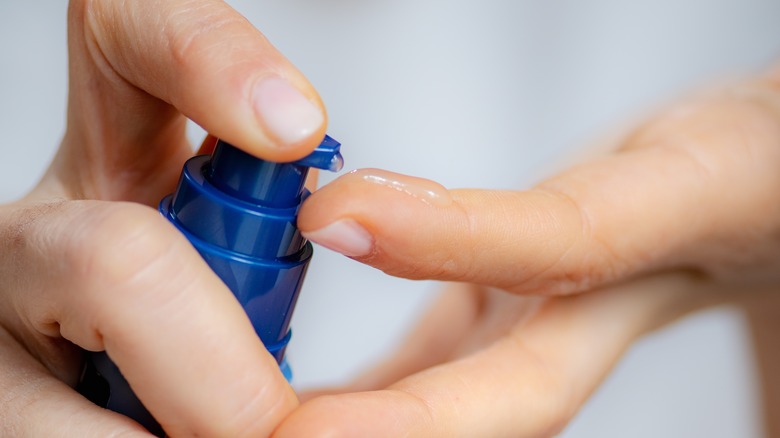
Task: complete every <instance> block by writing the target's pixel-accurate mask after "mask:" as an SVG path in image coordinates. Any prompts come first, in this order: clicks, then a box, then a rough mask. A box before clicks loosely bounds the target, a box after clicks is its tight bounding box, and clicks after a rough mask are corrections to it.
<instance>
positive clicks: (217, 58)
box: [54, 0, 326, 199]
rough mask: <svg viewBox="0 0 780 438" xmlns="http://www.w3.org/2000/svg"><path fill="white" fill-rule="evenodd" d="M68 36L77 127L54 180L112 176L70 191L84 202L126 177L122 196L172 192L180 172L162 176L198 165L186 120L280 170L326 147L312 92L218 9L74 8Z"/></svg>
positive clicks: (246, 26)
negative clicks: (137, 188) (134, 191)
mask: <svg viewBox="0 0 780 438" xmlns="http://www.w3.org/2000/svg"><path fill="white" fill-rule="evenodd" d="M69 29H70V33H69V50H70V54H71V63H70V101H69V125H68V133H67V134H66V138H65V141H64V142H63V146H64V149H65V150H64V151H63V152H62V153H60V155H59V157H58V163H57V165H56V166H55V167H54V168H55V169H57V168H60V167H64V168H65V169H67V170H70V171H76V170H78V169H79V166H81V167H83V166H84V164H85V163H84V162H85V159H90V160H97V161H100V163H97V164H101V165H102V167H103V168H105V170H96V169H91V174H89V175H80V179H78V180H77V181H67V182H68V183H69V184H70V185H74V186H75V187H76V188H74V189H72V190H73V191H76V192H78V190H76V189H81V190H83V191H86V192H87V194H85V197H99V196H98V195H102V197H103V198H104V199H105V198H106V197H107V196H108V195H110V194H111V193H112V191H111V188H112V187H113V185H116V184H120V182H117V180H121V178H117V173H118V172H119V171H120V170H121V171H123V172H122V174H123V175H126V178H128V179H132V181H130V182H128V181H123V183H124V184H123V185H122V186H121V189H124V190H129V189H130V188H132V184H131V183H134V182H138V180H141V181H143V182H144V183H145V184H144V185H146V186H148V185H149V184H159V185H161V186H162V185H166V184H167V185H168V186H170V185H171V184H172V182H171V179H175V173H176V172H174V171H167V172H163V175H157V174H158V173H160V169H163V168H165V169H168V168H171V169H174V166H171V165H170V163H178V162H180V161H183V160H182V158H183V157H186V156H187V155H188V154H189V153H190V151H189V148H188V147H187V146H186V138H185V136H184V119H183V118H182V117H181V116H180V115H179V113H178V111H180V112H181V113H183V114H184V115H185V116H187V117H188V118H190V119H192V120H194V121H195V122H196V123H198V124H199V125H200V126H202V127H203V128H204V129H205V130H206V131H207V132H209V133H212V134H214V135H215V136H217V137H220V138H222V139H224V140H226V141H228V142H230V143H232V144H235V145H236V146H238V147H240V148H242V149H244V150H246V151H247V152H249V153H251V154H254V155H257V156H261V157H263V158H266V159H270V160H274V161H290V160H294V159H298V158H301V157H303V156H304V155H306V154H307V153H308V152H310V151H311V150H312V149H313V148H314V147H316V146H317V144H318V143H319V141H321V140H322V138H323V137H324V133H325V125H326V116H325V112H324V109H323V106H322V102H321V100H320V98H319V97H318V95H317V93H316V91H315V90H314V88H313V87H312V86H311V85H310V84H309V82H308V81H307V80H306V79H305V78H304V76H303V75H302V74H301V73H300V72H299V71H298V70H297V69H295V68H294V67H293V66H292V65H291V64H290V63H289V61H287V60H286V59H285V58H284V57H283V56H282V55H281V54H280V53H279V52H278V51H276V49H275V48H274V47H273V46H272V45H271V44H270V43H269V42H268V40H267V39H266V38H265V37H264V36H263V35H262V34H261V33H260V32H259V31H258V30H257V29H255V28H254V27H253V26H252V25H251V24H250V23H249V22H248V21H247V20H246V19H245V18H244V17H242V16H241V15H240V14H238V13H237V12H236V11H234V10H233V9H232V8H231V7H230V6H228V5H227V4H226V3H224V2H222V1H217V0H176V1H165V0H154V1H150V2H142V3H138V2H122V1H102V2H96V1H88V0H79V1H73V2H71V3H70V10H69ZM177 110H178V111H177ZM85 149H86V151H85ZM179 167H180V165H179V166H175V168H176V169H178V168H179ZM152 170H154V171H155V172H152ZM139 173H140V174H143V175H142V176H140V177H139V176H137V175H136V174H139ZM62 174H63V175H65V176H67V172H62ZM65 176H63V177H65ZM152 177H153V178H154V179H152V180H151V181H149V178H152ZM90 178H91V179H90ZM133 178H135V179H133ZM95 179H97V181H94V180H95ZM157 179H160V180H161V181H159V182H158V181H157ZM82 186H87V187H82ZM116 190H119V189H116ZM93 192H95V193H93ZM107 194H108V195H107Z"/></svg>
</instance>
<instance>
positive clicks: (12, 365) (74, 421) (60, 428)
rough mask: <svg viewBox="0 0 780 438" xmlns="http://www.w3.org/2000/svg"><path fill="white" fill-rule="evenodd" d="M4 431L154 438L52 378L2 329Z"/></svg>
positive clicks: (0, 422)
mask: <svg viewBox="0 0 780 438" xmlns="http://www.w3.org/2000/svg"><path fill="white" fill-rule="evenodd" d="M0 401H1V403H0V404H2V406H3V410H2V413H0V435H2V436H79V437H95V438H97V437H105V436H119V435H121V436H128V437H151V435H150V434H149V433H148V432H146V431H145V429H144V428H142V427H141V426H140V425H139V424H137V423H135V422H133V421H131V420H130V419H129V418H127V417H124V416H122V415H119V414H116V413H113V412H111V411H107V410H105V409H101V408H99V407H98V406H96V405H94V404H92V403H90V402H89V401H87V400H86V399H85V398H84V397H82V396H81V395H79V394H77V393H76V392H75V391H74V390H73V389H72V388H70V387H68V386H67V385H66V384H65V383H63V382H62V381H61V380H59V379H57V378H55V377H54V376H52V375H51V374H50V373H49V372H48V370H46V369H45V368H44V367H43V366H42V365H41V363H40V362H38V361H36V360H35V359H33V358H32V357H31V356H30V355H29V353H28V352H27V351H25V349H24V348H23V347H22V346H21V345H19V343H18V342H17V341H16V340H15V339H14V338H13V337H12V336H10V334H9V333H8V332H7V331H5V330H3V329H0Z"/></svg>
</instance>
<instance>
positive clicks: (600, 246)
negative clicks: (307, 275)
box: [278, 79, 780, 437]
mask: <svg viewBox="0 0 780 438" xmlns="http://www.w3.org/2000/svg"><path fill="white" fill-rule="evenodd" d="M778 145H780V84H778V82H776V81H775V82H772V81H771V80H764V79H762V80H758V81H756V82H753V83H750V84H746V85H744V86H740V87H735V88H733V89H730V90H727V91H725V92H722V93H719V94H716V95H711V96H705V97H698V98H696V99H693V100H692V101H689V102H687V103H685V104H683V105H679V106H677V107H675V108H673V109H671V110H669V111H666V112H664V113H663V114H661V115H660V116H658V117H656V118H654V119H653V120H651V121H650V122H648V123H646V124H645V125H643V126H642V127H640V128H639V129H637V130H636V131H635V132H633V133H632V135H630V136H628V137H627V138H625V139H624V140H623V141H622V142H621V143H620V147H619V150H618V151H617V152H615V153H612V154H610V155H607V156H605V157H602V158H600V159H598V160H595V161H592V162H589V163H586V164H583V165H580V166H577V167H574V168H573V169H571V170H568V171H566V172H564V173H562V174H560V175H557V176H555V177H554V178H551V179H549V180H547V181H544V182H542V183H541V184H539V185H538V186H537V187H535V188H534V189H532V190H529V191H526V192H504V191H479V190H451V191H448V190H445V189H444V188H442V187H441V186H439V185H437V184H435V183H433V182H430V181H426V180H421V179H419V178H412V177H407V176H402V175H397V174H391V173H389V172H384V171H378V170H361V171H356V172H354V173H351V174H348V175H346V176H343V177H342V178H340V179H339V180H337V181H335V182H334V183H333V184H330V185H328V186H326V187H324V188H323V189H321V190H320V191H319V192H317V193H315V194H314V195H313V196H311V197H310V198H309V200H308V201H307V203H306V204H305V205H304V207H303V209H302V211H301V215H300V218H299V226H300V228H301V229H302V230H303V231H304V233H305V235H307V236H308V237H309V238H310V239H311V240H313V241H315V242H319V243H321V244H323V245H325V246H328V247H330V248H332V249H334V250H337V251H339V252H342V253H344V254H346V255H348V256H350V257H353V258H355V259H357V260H359V261H362V262H365V263H368V264H370V265H373V266H375V267H377V268H379V269H382V270H383V271H385V272H387V273H390V274H393V275H399V276H404V277H408V278H416V279H420V278H433V279H441V280H448V281H459V282H465V284H459V283H455V284H453V285H451V286H448V288H447V289H448V290H446V291H445V294H444V296H443V297H442V298H441V300H440V302H438V303H437V306H435V307H434V308H433V309H432V310H431V311H430V313H429V314H428V315H427V317H425V318H424V319H423V321H422V322H421V324H420V326H419V327H418V328H417V330H415V331H413V332H412V334H411V336H410V337H409V338H408V339H407V340H406V342H404V343H402V347H401V350H400V351H399V352H398V353H397V354H396V355H395V356H394V357H392V358H391V359H390V360H389V361H388V362H387V363H385V364H383V365H380V366H379V367H378V368H377V369H375V370H373V371H372V372H369V373H368V374H367V375H365V376H363V377H361V378H359V379H358V380H357V381H356V382H354V384H352V385H350V386H348V387H346V388H339V389H336V390H332V391H326V392H334V391H335V392H344V393H343V394H340V395H325V396H320V397H314V398H312V399H311V400H310V401H308V402H307V403H305V404H304V405H303V406H302V407H301V408H300V409H299V410H297V411H295V412H294V413H293V414H292V415H291V416H290V417H289V418H288V419H287V420H285V422H284V423H283V424H282V426H281V427H280V428H279V429H278V435H279V436H366V435H370V436H426V437H427V436H513V437H523V436H548V435H552V434H554V433H556V432H557V431H559V430H560V429H561V427H563V425H564V424H565V423H566V422H567V421H568V420H569V419H570V418H571V416H572V415H574V413H575V412H576V411H577V409H578V408H579V406H580V405H581V404H582V403H583V402H584V400H585V399H586V398H587V396H588V395H589V394H590V393H591V392H592V391H593V390H594V388H595V387H596V386H597V385H598V383H599V382H600V381H601V379H602V378H603V377H604V376H605V375H606V373H607V372H608V371H609V369H610V368H611V367H612V365H613V364H614V363H615V362H616V360H617V359H618V358H619V356H620V354H621V353H622V352H623V351H624V350H625V349H626V348H627V347H628V346H629V345H630V344H631V342H633V341H634V340H635V339H636V338H637V337H639V336H640V335H642V334H643V333H646V332H647V331H649V330H652V329H654V328H655V327H658V326H659V325H662V324H664V323H666V322H668V321H671V320H673V319H674V318H676V317H678V316H681V315H683V314H685V313H686V312H689V311H692V310H694V309H697V308H700V307H702V306H705V305H711V304H714V303H718V302H723V301H734V300H737V299H740V300H744V299H749V298H750V299H767V300H774V299H776V298H775V296H776V293H772V292H776V289H777V287H778V286H780V243H778V240H777V238H776V236H777V235H778V231H780V204H778V203H777V202H776V200H777V198H778V196H780V172H778V171H777V165H778V163H780V147H778ZM494 288H498V289H501V290H500V291H497V290H496V289H494ZM596 289H599V291H596V292H593V290H596ZM585 291H591V292H589V293H586V294H580V295H576V294H578V293H580V292H585ZM520 294H524V295H528V294H541V295H547V296H554V295H557V296H561V295H566V297H560V298H544V297H535V298H527V297H518V296H516V295H520ZM529 306H531V308H529ZM354 391H367V392H354ZM315 395H316V394H315Z"/></svg>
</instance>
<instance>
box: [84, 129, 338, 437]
mask: <svg viewBox="0 0 780 438" xmlns="http://www.w3.org/2000/svg"><path fill="white" fill-rule="evenodd" d="M340 147H341V145H340V143H339V142H337V141H336V140H334V139H332V138H330V137H328V136H325V139H324V140H323V141H322V143H321V144H320V145H319V146H318V147H317V149H315V150H314V152H312V153H311V154H309V155H308V156H307V157H305V158H303V159H301V160H298V161H295V162H292V163H274V162H269V161H264V160H261V159H259V158H256V157H253V156H251V155H249V154H247V153H246V152H243V151H241V150H240V149H237V148H235V147H234V146H232V145H230V144H229V143H226V142H224V141H222V140H220V141H219V142H218V143H217V146H216V148H215V149H214V153H213V154H212V155H211V156H208V155H201V156H197V157H193V158H191V159H190V160H188V161H187V163H186V164H185V165H184V169H183V170H182V175H181V179H180V180H179V185H178V187H177V189H176V192H174V193H173V194H171V195H168V196H166V197H165V198H164V199H163V200H162V201H161V202H160V207H159V209H160V213H162V215H163V216H165V217H166V218H167V219H168V220H170V221H171V222H172V223H173V224H174V225H176V227H177V228H178V229H179V230H180V231H181V232H182V233H183V234H184V235H185V236H186V237H187V239H189V241H190V242H191V243H192V245H193V246H194V247H195V248H196V249H197V250H198V252H199V253H200V254H201V256H202V257H203V258H204V259H205V260H206V262H207V263H208V264H209V266H210V267H211V269H213V270H214V272H215V273H216V274H217V275H218V276H219V277H220V278H221V279H222V281H223V282H224V283H225V284H226V285H227V286H228V288H229V289H230V290H231V291H232V292H233V294H234V295H235V296H236V298H237V299H238V301H239V302H240V303H241V305H242V306H243V308H244V310H245V311H246V313H247V315H248V316H249V319H250V321H251V322H252V325H253V327H254V329H255V331H256V332H257V335H258V336H259V337H260V339H261V340H262V341H263V344H264V345H265V347H266V348H267V349H268V351H269V352H270V353H271V354H272V355H273V356H274V357H275V358H276V360H277V362H278V363H279V366H280V367H281V369H282V372H283V373H284V375H285V377H287V379H288V380H289V379H291V377H292V376H291V373H290V368H289V367H288V366H287V362H286V361H285V350H286V348H287V344H288V343H289V342H290V337H291V335H292V332H291V330H290V319H291V318H292V313H293V309H294V307H295V303H296V301H297V299H298V293H299V292H300V289H301V286H302V284H303V279H304V276H305V274H306V268H307V266H308V264H309V260H310V259H311V256H312V246H311V243H309V242H307V241H306V239H304V238H303V236H301V234H300V231H299V230H298V228H297V226H296V219H297V215H298V210H299V208H300V206H301V204H302V202H303V201H304V199H306V197H307V196H308V195H309V192H308V190H306V188H305V187H304V184H305V182H306V177H307V175H308V172H309V168H311V167H314V168H318V169H325V170H330V171H338V170H340V169H341V167H342V166H343V159H342V157H341V154H340V152H339V150H340ZM77 389H78V390H79V391H80V392H81V393H82V394H84V395H85V396H86V397H87V398H89V399H90V400H92V401H93V402H95V403H97V404H99V405H101V406H105V407H107V408H108V409H111V410H113V411H116V412H119V413H122V414H124V415H127V416H129V417H131V418H133V419H135V420H136V421H138V422H139V423H141V424H142V425H143V426H144V427H146V428H147V429H149V431H150V432H152V433H154V434H156V435H158V436H163V434H164V432H163V430H162V428H161V427H160V426H159V424H157V422H156V421H155V420H154V418H153V417H152V415H151V414H150V413H149V412H148V411H147V410H146V409H145V408H144V406H143V404H141V402H140V401H139V400H138V398H137V397H136V396H135V394H133V392H132V390H131V389H130V386H129V385H128V383H127V381H126V380H125V379H124V377H122V374H121V373H120V372H119V370H118V368H117V367H116V366H115V365H114V364H113V362H111V360H110V359H109V358H108V356H107V355H106V354H105V353H104V352H102V353H91V354H90V358H89V359H88V360H87V363H86V366H85V370H84V373H83V374H82V379H81V381H80V383H79V386H78V388H77Z"/></svg>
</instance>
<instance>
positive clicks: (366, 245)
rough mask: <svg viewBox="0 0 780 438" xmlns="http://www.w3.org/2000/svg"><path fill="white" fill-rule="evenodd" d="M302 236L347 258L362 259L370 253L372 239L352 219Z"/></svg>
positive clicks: (343, 220)
mask: <svg viewBox="0 0 780 438" xmlns="http://www.w3.org/2000/svg"><path fill="white" fill-rule="evenodd" d="M303 236H304V237H306V238H307V239H309V240H311V241H312V242H315V243H318V244H320V245H322V246H324V247H325V248H328V249H331V250H333V251H336V252H339V253H341V254H344V255H345V256H347V257H362V256H365V255H368V254H369V253H371V250H372V248H373V247H374V239H373V237H371V234H369V232H368V231H366V229H365V228H363V227H362V226H361V225H360V224H359V223H357V222H356V221H354V220H352V219H341V220H338V221H336V222H333V223H332V224H329V225H326V226H325V227H323V228H320V229H319V230H315V231H310V232H308V233H303Z"/></svg>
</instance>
